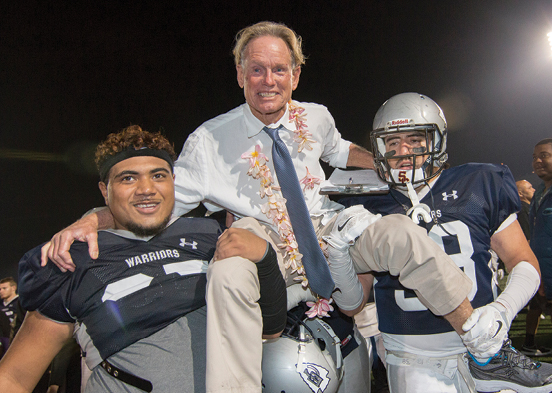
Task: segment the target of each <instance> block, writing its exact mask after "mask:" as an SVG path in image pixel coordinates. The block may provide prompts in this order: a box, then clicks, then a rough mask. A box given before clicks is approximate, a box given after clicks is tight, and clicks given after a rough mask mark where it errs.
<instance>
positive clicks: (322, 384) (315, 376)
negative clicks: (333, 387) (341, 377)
mask: <svg viewBox="0 0 552 393" xmlns="http://www.w3.org/2000/svg"><path fill="white" fill-rule="evenodd" d="M303 366H304V367H305V369H304V370H303V372H302V373H301V374H300V375H301V378H303V381H305V383H306V384H307V385H308V386H309V388H310V389H311V390H312V391H313V392H314V393H322V392H324V390H326V388H327V387H328V384H329V383H330V378H329V377H328V370H326V369H325V368H324V367H322V366H319V365H318V364H314V363H303Z"/></svg>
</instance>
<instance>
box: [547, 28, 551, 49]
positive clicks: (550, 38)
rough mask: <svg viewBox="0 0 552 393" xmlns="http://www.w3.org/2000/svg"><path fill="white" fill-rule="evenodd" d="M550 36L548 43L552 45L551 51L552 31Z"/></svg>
mask: <svg viewBox="0 0 552 393" xmlns="http://www.w3.org/2000/svg"><path fill="white" fill-rule="evenodd" d="M547 36H548V43H549V44H550V49H552V31H551V32H550V33H548V34H547Z"/></svg>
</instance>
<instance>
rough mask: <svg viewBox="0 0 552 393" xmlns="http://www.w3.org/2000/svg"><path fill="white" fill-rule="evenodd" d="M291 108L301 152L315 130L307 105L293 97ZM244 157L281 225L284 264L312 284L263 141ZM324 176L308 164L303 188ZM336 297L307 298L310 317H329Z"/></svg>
mask: <svg viewBox="0 0 552 393" xmlns="http://www.w3.org/2000/svg"><path fill="white" fill-rule="evenodd" d="M288 108H289V120H290V121H293V122H294V123H295V128H296V130H295V131H294V133H295V137H294V138H293V141H294V142H297V143H298V144H299V149H298V150H299V152H301V151H303V149H305V148H306V149H307V150H312V146H311V144H312V143H316V141H315V140H314V139H312V138H310V137H312V134H311V133H310V132H309V131H308V130H307V128H308V126H307V123H306V113H305V114H304V111H305V109H304V108H302V107H300V106H298V105H295V104H293V103H292V102H291V101H290V102H289V103H288ZM241 158H243V159H248V160H249V170H248V171H247V174H248V175H249V176H251V177H252V178H253V179H259V180H260V189H259V191H260V195H261V198H264V197H265V196H266V197H267V199H268V201H267V203H265V204H264V205H262V206H261V211H262V212H263V213H264V214H265V215H266V216H267V217H268V218H270V219H272V222H273V223H274V225H275V226H276V227H277V228H278V234H279V235H280V240H281V241H282V243H281V244H278V247H280V248H282V249H285V251H286V253H285V255H284V266H285V268H286V269H291V273H294V272H297V274H298V277H296V278H295V280H297V281H300V282H301V285H302V286H303V287H307V286H308V285H309V280H308V279H307V277H306V274H305V269H304V267H303V262H302V257H303V255H302V254H301V253H300V252H299V247H298V245H297V240H296V239H295V235H294V233H293V229H292V227H291V221H290V219H289V216H288V213H287V209H286V200H285V198H283V197H282V196H281V195H280V193H275V192H274V191H280V187H278V186H275V185H274V179H273V178H272V174H271V172H270V169H269V168H268V166H267V165H266V163H267V162H268V161H269V159H268V157H267V156H265V155H264V154H263V153H262V152H261V147H260V146H259V145H256V146H255V150H254V151H253V152H252V153H243V154H242V155H241ZM320 181H321V178H320V177H317V176H314V175H312V174H311V173H310V172H309V168H307V174H306V175H305V177H304V178H303V179H301V180H300V181H299V182H300V183H301V184H303V191H305V190H306V189H313V188H314V186H315V184H320ZM319 243H320V247H321V248H322V250H323V251H325V249H326V247H327V245H326V243H325V242H319ZM330 303H332V299H329V300H328V299H324V298H318V299H317V301H316V303H314V302H307V305H308V306H309V307H311V308H310V310H308V311H307V316H308V317H309V318H314V317H315V316H320V317H323V316H324V317H327V316H328V311H333V307H332V306H331V305H330Z"/></svg>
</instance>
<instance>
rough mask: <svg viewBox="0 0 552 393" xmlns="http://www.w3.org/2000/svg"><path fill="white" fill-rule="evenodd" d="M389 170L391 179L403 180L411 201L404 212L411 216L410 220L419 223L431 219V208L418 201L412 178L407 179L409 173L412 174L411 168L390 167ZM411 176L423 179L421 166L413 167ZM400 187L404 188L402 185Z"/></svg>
mask: <svg viewBox="0 0 552 393" xmlns="http://www.w3.org/2000/svg"><path fill="white" fill-rule="evenodd" d="M390 172H391V175H392V176H393V179H398V180H399V181H401V182H403V181H404V184H405V185H406V190H407V191H408V197H409V198H410V201H411V202H412V207H411V208H410V209H408V211H407V212H406V214H407V215H408V216H410V218H412V221H414V222H415V223H416V224H419V223H420V221H422V220H423V221H425V222H431V221H433V220H432V219H431V209H430V208H429V206H428V205H426V204H425V203H420V199H419V198H418V194H417V193H416V190H414V186H413V185H412V179H409V177H410V174H412V170H406V171H405V170H404V169H402V170H401V169H390ZM413 177H414V179H423V178H424V170H423V169H422V168H418V169H415V170H414V176H413ZM400 188H402V189H404V188H403V187H400Z"/></svg>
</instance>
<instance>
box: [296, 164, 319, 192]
mask: <svg viewBox="0 0 552 393" xmlns="http://www.w3.org/2000/svg"><path fill="white" fill-rule="evenodd" d="M305 168H307V174H306V175H305V177H304V178H302V179H301V180H300V181H299V183H301V184H304V187H303V191H305V190H306V189H307V188H308V189H310V190H312V189H313V188H314V185H315V184H320V181H321V180H322V178H320V177H318V176H314V175H311V173H310V172H309V168H308V167H305Z"/></svg>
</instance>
